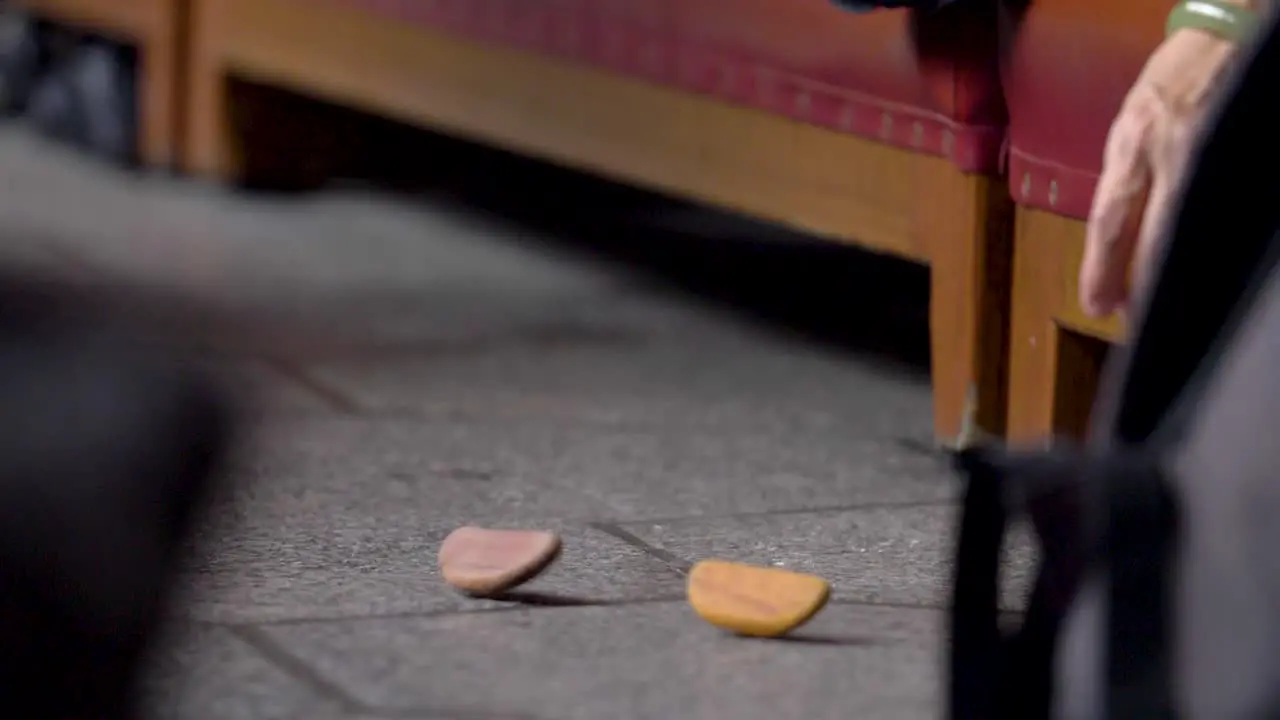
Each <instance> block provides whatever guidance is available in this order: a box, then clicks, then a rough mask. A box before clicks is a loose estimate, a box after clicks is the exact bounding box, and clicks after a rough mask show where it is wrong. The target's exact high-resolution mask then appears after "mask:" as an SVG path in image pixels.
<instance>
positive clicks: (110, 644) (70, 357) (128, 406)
mask: <svg viewBox="0 0 1280 720" xmlns="http://www.w3.org/2000/svg"><path fill="white" fill-rule="evenodd" d="M104 300H106V298H105V297H103V296H102V295H101V293H100V292H97V291H93V290H89V289H84V290H77V289H75V288H73V287H71V286H69V285H62V284H58V283H53V282H50V283H42V282H38V281H33V280H28V279H25V278H17V277H13V276H9V277H5V278H2V279H0V395H2V396H3V397H4V402H3V403H0V428H3V432H0V569H3V573H2V574H0V646H2V647H3V648H4V652H3V654H2V655H0V708H2V709H3V712H4V713H5V714H6V715H7V716H10V717H22V718H33V719H34V718H48V719H49V720H71V719H72V718H80V719H83V718H95V719H98V720H125V719H126V718H135V717H138V716H139V715H138V709H137V707H136V706H135V702H136V700H135V696H134V692H135V684H136V682H137V677H138V674H139V672H140V670H141V669H142V665H143V661H144V660H145V654H146V651H147V649H148V647H149V644H150V642H151V640H152V638H153V636H154V634H155V632H156V630H157V624H158V622H159V621H160V620H161V618H162V616H163V612H164V610H165V608H166V599H167V596H168V584H169V580H170V578H171V575H172V572H173V570H174V569H175V564H176V562H177V560H178V559H179V557H180V553H181V551H182V550H183V549H184V548H185V547H186V544H187V539H188V534H189V532H190V530H191V528H192V525H193V521H194V520H195V519H196V517H197V515H198V512H197V511H198V509H199V508H200V507H201V504H202V501H203V500H204V498H205V497H206V496H207V495H208V493H209V491H210V485H211V482H212V480H213V479H214V477H215V476H216V474H217V473H218V471H219V469H220V466H221V465H222V463H223V461H224V460H225V458H226V456H227V453H228V451H229V449H230V443H231V437H232V432H231V431H232V417H233V408H232V402H231V399H230V397H229V396H228V395H227V393H226V392H225V391H224V390H223V388H222V387H220V385H219V384H218V382H217V381H216V380H215V379H214V377H213V375H211V374H210V372H209V371H208V370H207V369H206V368H204V367H202V365H201V364H200V363H198V362H197V361H196V358H195V357H194V356H193V355H190V354H189V353H188V352H186V351H185V350H183V349H182V348H181V346H180V344H179V343H177V342H174V340H173V337H172V336H170V335H169V334H168V333H166V332H162V331H161V328H160V326H159V325H152V324H151V323H148V322H145V321H142V320H141V319H139V318H137V317H134V315H135V314H136V313H133V312H131V311H130V309H129V308H130V305H129V304H128V303H123V304H115V303H111V302H104Z"/></svg>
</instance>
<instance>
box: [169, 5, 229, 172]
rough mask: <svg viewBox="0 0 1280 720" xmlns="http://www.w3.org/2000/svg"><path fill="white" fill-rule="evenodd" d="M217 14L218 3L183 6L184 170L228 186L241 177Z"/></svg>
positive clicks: (221, 26)
mask: <svg viewBox="0 0 1280 720" xmlns="http://www.w3.org/2000/svg"><path fill="white" fill-rule="evenodd" d="M221 8H222V3H221V2H220V0H190V2H189V4H188V6H187V18H186V20H187V28H186V35H187V45H188V54H187V64H186V68H185V71H186V80H187V81H186V102H185V108H186V111H185V113H184V118H183V120H184V126H185V128H184V132H183V145H184V147H183V152H182V156H183V157H182V169H183V171H184V172H186V173H188V174H190V175H194V176H198V177H206V178H213V179H218V180H227V179H230V178H233V177H236V176H238V175H239V173H240V166H241V163H240V157H239V148H238V147H237V144H236V137H235V133H234V132H233V129H232V118H231V102H230V97H229V94H230V87H229V82H228V77H227V73H226V69H225V67H224V64H223V60H222V53H221V48H222V42H223V41H222V34H223V27H224V25H223V20H224V18H223V15H222V12H221Z"/></svg>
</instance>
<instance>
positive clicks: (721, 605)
mask: <svg viewBox="0 0 1280 720" xmlns="http://www.w3.org/2000/svg"><path fill="white" fill-rule="evenodd" d="M830 597H831V586H830V585H828V584H827V581H826V580H823V579H822V578H820V577H817V576H816V575H805V574H803V573H797V572H791V571H790V570H781V569H778V568H771V567H758V566H755V565H744V564H742V563H733V562H726V561H724V560H703V561H702V562H700V563H698V564H697V565H694V566H693V570H691V571H690V572H689V604H690V605H692V606H693V610H694V612H696V613H698V616H699V617H701V618H702V619H703V620H706V621H707V622H709V623H711V624H712V625H715V626H716V627H720V628H724V629H725V630H729V631H732V632H735V633H738V634H739V635H750V636H753V637H778V636H780V635H785V634H787V633H789V632H791V631H792V630H795V629H796V628H798V627H800V626H801V625H804V624H805V623H806V622H808V621H809V620H810V618H812V617H813V616H814V615H817V614H818V611H819V610H821V609H822V608H823V606H825V605H826V604H827V599H828V598H830Z"/></svg>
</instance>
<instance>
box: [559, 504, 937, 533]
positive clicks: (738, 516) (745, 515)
mask: <svg viewBox="0 0 1280 720" xmlns="http://www.w3.org/2000/svg"><path fill="white" fill-rule="evenodd" d="M958 502H959V501H958V499H953V500H946V499H937V500H883V501H872V502H860V503H851V504H849V505H828V506H818V507H796V508H782V509H780V510H751V511H747V512H738V513H727V514H724V515H715V514H708V515H678V516H672V517H660V518H646V517H640V518H629V519H626V520H592V519H590V518H576V519H575V518H569V519H566V520H565V522H567V523H584V524H586V525H587V526H588V527H596V529H598V530H600V531H601V532H609V531H608V530H604V529H603V527H597V526H605V525H608V526H617V527H619V528H620V529H621V526H625V525H662V524H677V523H686V522H701V521H704V520H710V521H719V520H750V519H752V518H761V517H771V516H774V515H808V514H814V515H820V514H824V513H840V512H856V511H859V510H918V509H922V508H950V507H955V506H956V505H957V504H958ZM623 532H626V531H625V530H623ZM609 534H611V535H612V534H613V533H611V532H609ZM628 535H630V533H628ZM615 537H617V536H615ZM619 539H621V538H619ZM637 539H638V538H637ZM628 542H630V541H628ZM641 542H644V541H643V540H641Z"/></svg>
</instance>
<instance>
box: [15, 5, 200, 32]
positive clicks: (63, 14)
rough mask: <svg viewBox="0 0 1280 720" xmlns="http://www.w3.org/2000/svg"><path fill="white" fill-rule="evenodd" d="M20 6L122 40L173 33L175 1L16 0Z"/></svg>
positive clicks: (43, 15)
mask: <svg viewBox="0 0 1280 720" xmlns="http://www.w3.org/2000/svg"><path fill="white" fill-rule="evenodd" d="M13 4H14V5H16V6H17V7H22V8H26V9H29V10H31V11H32V12H34V13H36V14H38V15H41V16H42V17H47V18H50V19H52V20H58V21H61V22H64V23H67V24H68V25H78V26H82V27H87V28H92V29H94V30H96V31H99V32H102V33H103V34H107V35H115V36H123V37H122V38H121V39H125V40H138V39H139V38H143V37H147V36H151V35H155V34H157V33H171V32H173V28H172V27H171V26H170V24H169V19H170V18H172V15H173V13H172V9H171V8H172V6H173V5H174V0H16V1H15V2H14V3H13Z"/></svg>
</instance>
